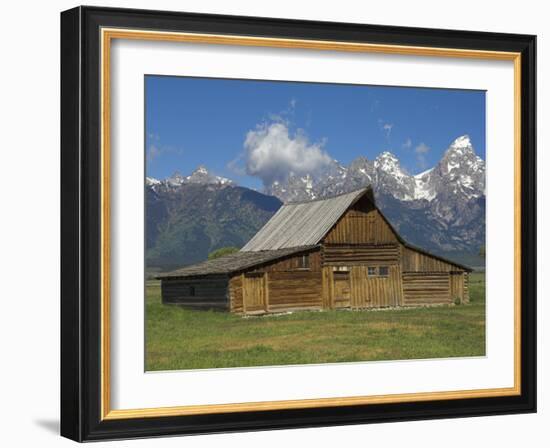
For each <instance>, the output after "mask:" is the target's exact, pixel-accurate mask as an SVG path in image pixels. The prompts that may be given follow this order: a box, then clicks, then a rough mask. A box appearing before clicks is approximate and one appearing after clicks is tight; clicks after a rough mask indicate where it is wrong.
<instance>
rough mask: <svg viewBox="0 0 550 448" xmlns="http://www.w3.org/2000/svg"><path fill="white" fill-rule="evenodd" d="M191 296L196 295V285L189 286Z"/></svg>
mask: <svg viewBox="0 0 550 448" xmlns="http://www.w3.org/2000/svg"><path fill="white" fill-rule="evenodd" d="M189 296H190V297H195V287H194V286H190V287H189Z"/></svg>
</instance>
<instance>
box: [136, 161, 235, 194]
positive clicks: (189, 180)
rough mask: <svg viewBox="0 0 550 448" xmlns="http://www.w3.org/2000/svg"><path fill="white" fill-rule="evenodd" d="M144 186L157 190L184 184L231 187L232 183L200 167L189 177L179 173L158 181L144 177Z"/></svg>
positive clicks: (176, 172)
mask: <svg viewBox="0 0 550 448" xmlns="http://www.w3.org/2000/svg"><path fill="white" fill-rule="evenodd" d="M145 184H146V185H147V186H149V187H152V188H153V189H157V188H177V187H180V186H182V185H185V184H201V185H219V186H224V185H233V181H232V180H230V179H227V178H226V177H221V176H216V175H214V174H212V173H210V172H209V171H208V169H207V168H206V167H204V166H203V165H200V166H199V167H197V168H196V169H195V171H193V172H192V173H191V174H190V175H189V176H183V175H182V174H181V173H180V172H179V171H175V172H174V174H172V175H171V176H170V177H167V178H166V179H164V180H158V179H155V178H153V177H146V178H145Z"/></svg>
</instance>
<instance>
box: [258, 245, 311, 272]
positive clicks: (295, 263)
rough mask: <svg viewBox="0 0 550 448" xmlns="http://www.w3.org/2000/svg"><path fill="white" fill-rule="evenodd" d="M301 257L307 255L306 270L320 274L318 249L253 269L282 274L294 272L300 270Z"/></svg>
mask: <svg viewBox="0 0 550 448" xmlns="http://www.w3.org/2000/svg"><path fill="white" fill-rule="evenodd" d="M302 255H308V257H309V268H307V270H309V271H313V272H321V251H320V250H319V249H317V250H315V251H310V252H304V253H303V254H298V255H294V256H291V257H288V258H284V259H282V260H280V261H275V262H272V263H269V264H265V265H264V266H260V267H257V268H255V269H254V271H257V272H284V271H296V270H301V269H302V267H301V266H302V264H301V263H302Z"/></svg>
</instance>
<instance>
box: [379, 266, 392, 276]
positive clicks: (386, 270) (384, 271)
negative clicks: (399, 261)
mask: <svg viewBox="0 0 550 448" xmlns="http://www.w3.org/2000/svg"><path fill="white" fill-rule="evenodd" d="M378 274H379V275H380V277H387V276H388V275H389V274H390V270H389V268H388V267H387V266H380V267H379V268H378Z"/></svg>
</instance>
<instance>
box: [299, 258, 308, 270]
mask: <svg viewBox="0 0 550 448" xmlns="http://www.w3.org/2000/svg"><path fill="white" fill-rule="evenodd" d="M299 267H300V268H301V269H309V255H302V256H301V257H300V261H299Z"/></svg>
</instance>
